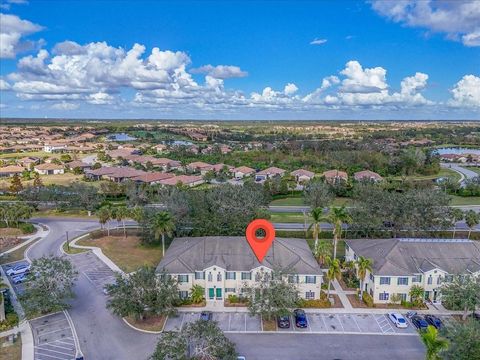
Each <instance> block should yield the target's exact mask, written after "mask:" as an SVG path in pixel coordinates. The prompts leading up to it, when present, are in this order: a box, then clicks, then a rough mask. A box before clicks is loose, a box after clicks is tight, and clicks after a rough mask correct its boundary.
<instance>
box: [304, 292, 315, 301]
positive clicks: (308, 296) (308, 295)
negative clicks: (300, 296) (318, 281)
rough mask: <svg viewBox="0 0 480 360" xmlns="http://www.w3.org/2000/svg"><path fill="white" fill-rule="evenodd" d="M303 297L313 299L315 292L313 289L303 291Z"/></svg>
mask: <svg viewBox="0 0 480 360" xmlns="http://www.w3.org/2000/svg"><path fill="white" fill-rule="evenodd" d="M305 299H307V300H311V299H315V293H314V292H313V291H307V292H306V293H305Z"/></svg>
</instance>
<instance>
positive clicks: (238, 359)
mask: <svg viewBox="0 0 480 360" xmlns="http://www.w3.org/2000/svg"><path fill="white" fill-rule="evenodd" d="M237 360H247V358H246V357H245V356H237Z"/></svg>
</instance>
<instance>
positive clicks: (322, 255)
mask: <svg viewBox="0 0 480 360" xmlns="http://www.w3.org/2000/svg"><path fill="white" fill-rule="evenodd" d="M313 252H314V254H315V257H316V258H317V259H318V261H319V262H320V264H322V265H323V264H325V261H326V259H327V257H328V256H330V254H331V253H332V244H331V243H329V242H328V241H326V240H320V241H319V242H318V244H317V246H316V247H315V249H313Z"/></svg>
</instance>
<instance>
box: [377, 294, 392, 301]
mask: <svg viewBox="0 0 480 360" xmlns="http://www.w3.org/2000/svg"><path fill="white" fill-rule="evenodd" d="M389 295H390V294H389V293H386V292H384V293H380V294H378V300H388V298H389Z"/></svg>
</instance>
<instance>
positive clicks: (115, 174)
mask: <svg viewBox="0 0 480 360" xmlns="http://www.w3.org/2000/svg"><path fill="white" fill-rule="evenodd" d="M145 174H146V172H145V171H142V170H136V169H132V168H129V167H113V166H112V167H102V168H100V169H96V170H86V171H85V175H86V176H87V177H88V178H90V179H93V180H101V179H102V178H106V179H108V180H111V181H114V182H122V181H125V180H128V179H131V178H135V177H138V176H141V175H145Z"/></svg>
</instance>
